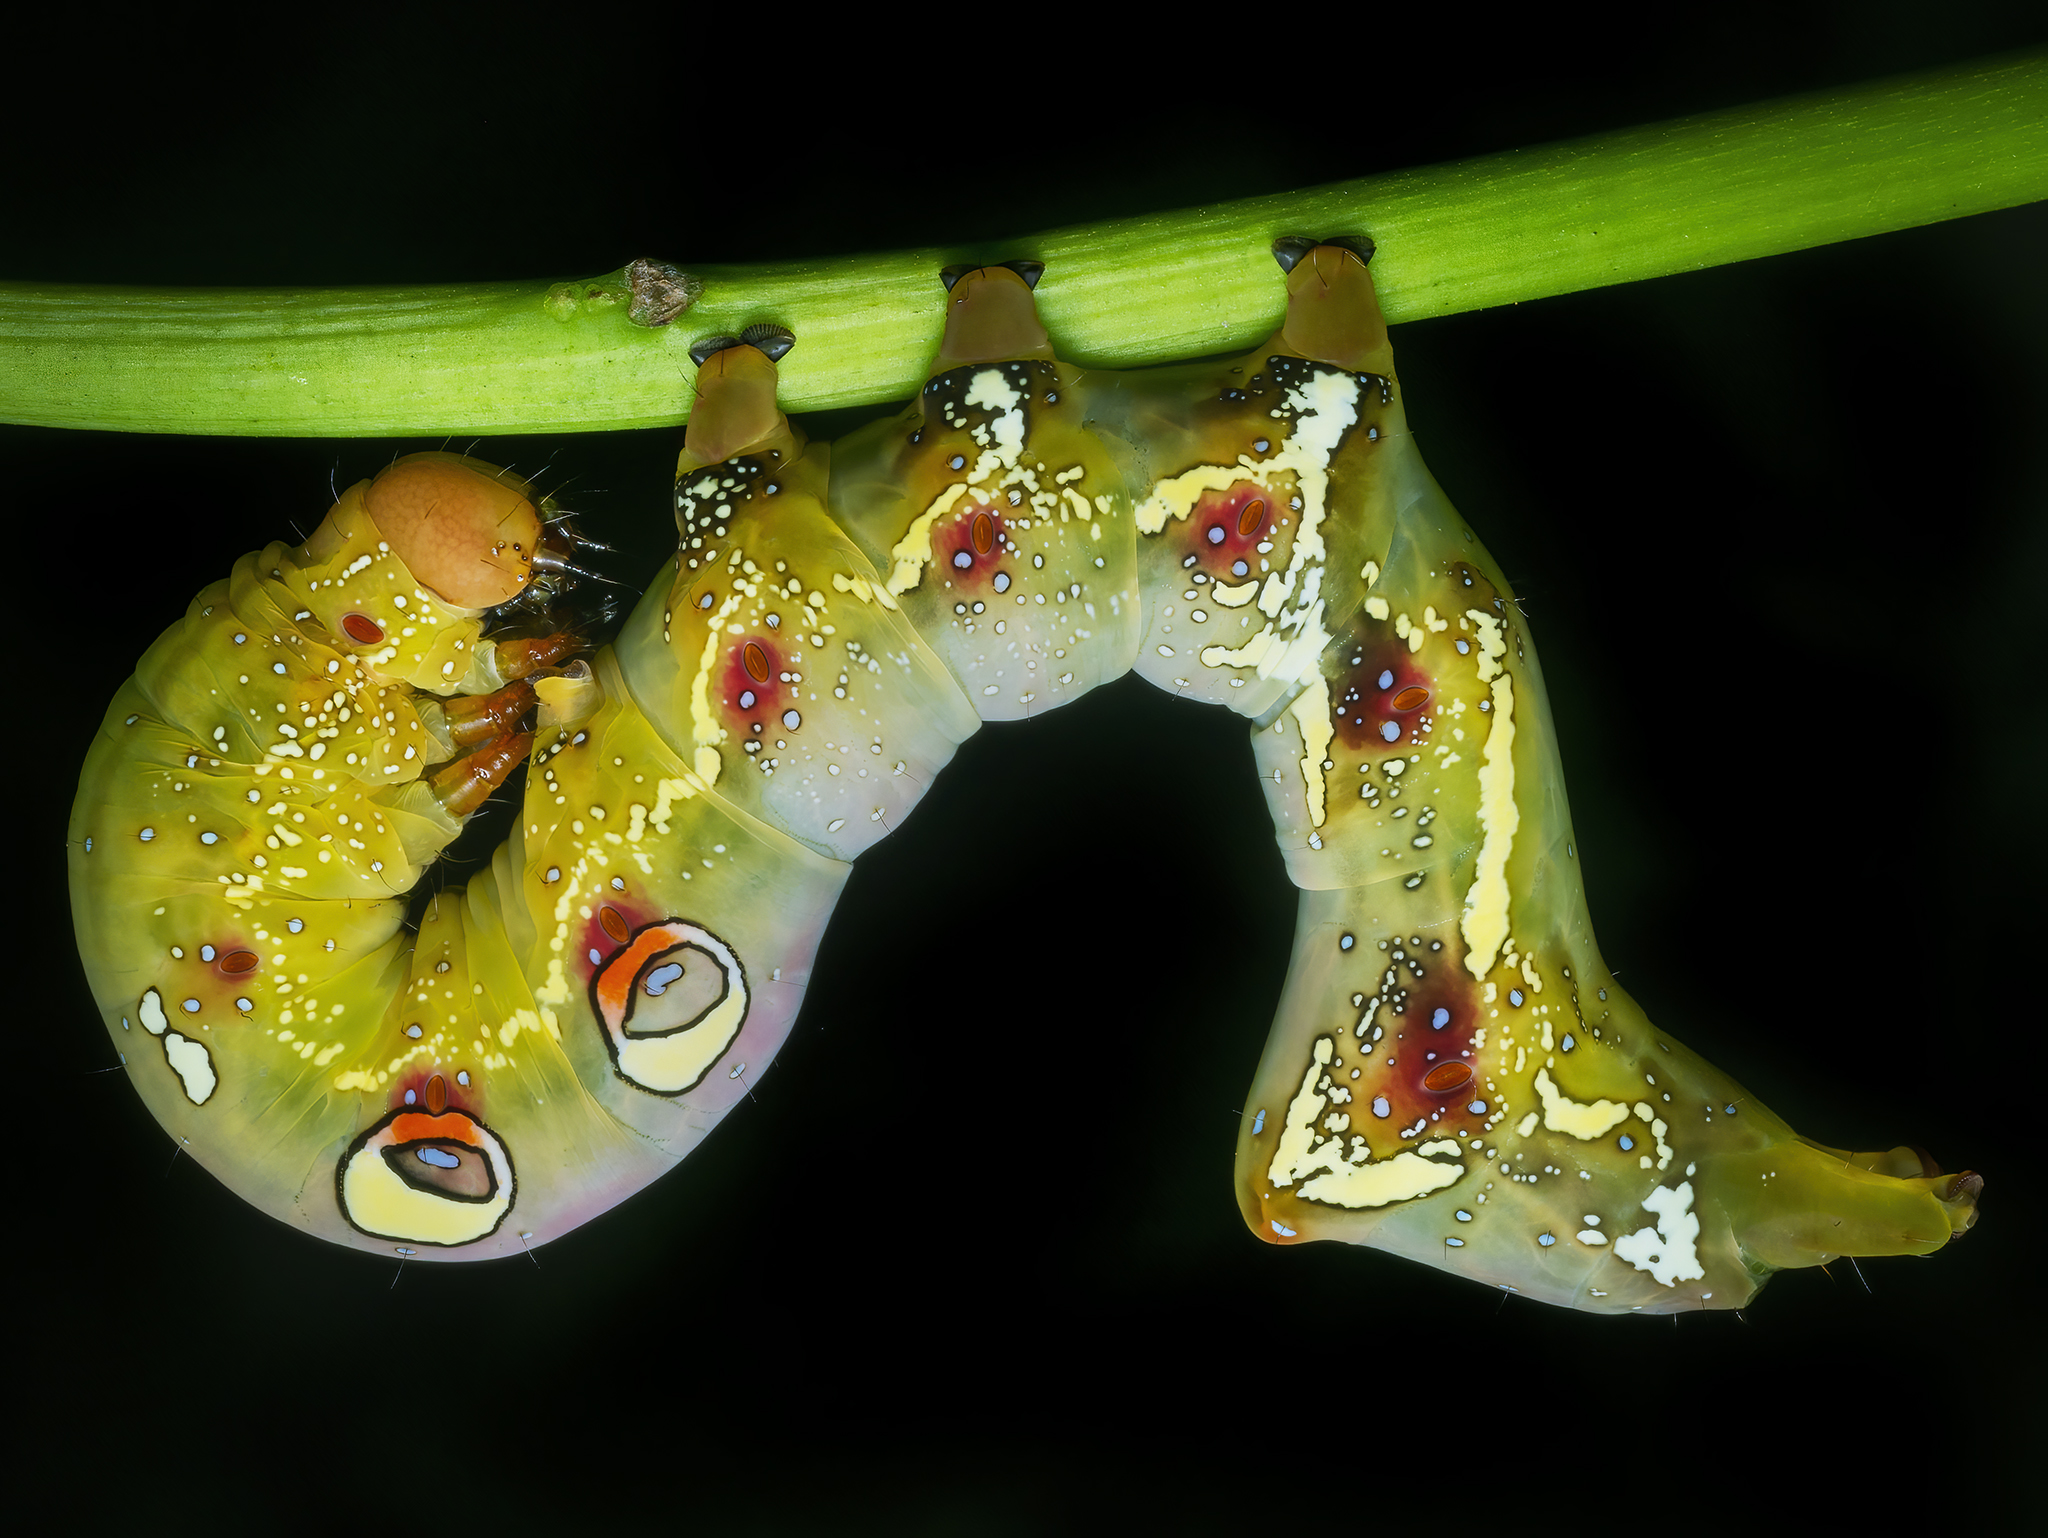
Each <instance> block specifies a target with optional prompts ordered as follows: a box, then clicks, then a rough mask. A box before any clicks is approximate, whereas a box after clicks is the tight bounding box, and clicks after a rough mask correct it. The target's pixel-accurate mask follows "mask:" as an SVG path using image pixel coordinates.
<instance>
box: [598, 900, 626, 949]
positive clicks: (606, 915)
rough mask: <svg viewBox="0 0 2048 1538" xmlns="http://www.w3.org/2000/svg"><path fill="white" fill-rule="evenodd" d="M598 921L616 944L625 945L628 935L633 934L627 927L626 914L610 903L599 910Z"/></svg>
mask: <svg viewBox="0 0 2048 1538" xmlns="http://www.w3.org/2000/svg"><path fill="white" fill-rule="evenodd" d="M597 922H598V924H599V926H600V927H602V928H603V930H604V932H605V934H606V935H607V936H609V937H610V939H611V942H612V944H614V945H624V944H625V943H626V940H627V937H628V936H629V935H631V934H632V931H631V930H630V929H628V928H627V927H626V919H625V915H623V914H622V913H620V912H619V910H618V909H617V908H614V907H610V906H609V905H607V906H606V907H602V908H599V909H598V910H597Z"/></svg>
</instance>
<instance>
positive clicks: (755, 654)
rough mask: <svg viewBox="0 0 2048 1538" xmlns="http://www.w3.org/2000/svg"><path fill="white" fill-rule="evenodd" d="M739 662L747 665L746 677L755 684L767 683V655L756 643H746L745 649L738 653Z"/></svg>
mask: <svg viewBox="0 0 2048 1538" xmlns="http://www.w3.org/2000/svg"><path fill="white" fill-rule="evenodd" d="M740 660H741V661H743V662H744V663H746V665H747V677H749V678H751V679H753V680H754V682H755V683H757V684H765V683H766V682H768V654H767V653H766V652H764V651H762V650H761V648H760V646H759V644H758V643H756V642H753V641H749V642H747V645H746V649H745V650H744V651H742V652H741V653H740Z"/></svg>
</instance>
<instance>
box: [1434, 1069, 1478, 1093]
mask: <svg viewBox="0 0 2048 1538" xmlns="http://www.w3.org/2000/svg"><path fill="white" fill-rule="evenodd" d="M1471 1080H1472V1070H1471V1069H1470V1068H1467V1067H1466V1066H1465V1065H1464V1064H1463V1063H1438V1064H1437V1065H1436V1067H1434V1068H1432V1069H1430V1070H1429V1072H1428V1073H1426V1074H1424V1075H1423V1076H1422V1087H1423V1088H1424V1089H1426V1090H1428V1091H1429V1092H1430V1093H1431V1094H1436V1095H1448V1094H1449V1093H1450V1092H1451V1091H1452V1090H1454V1089H1456V1088H1458V1087H1459V1086H1460V1085H1462V1084H1468V1083H1470V1082H1471Z"/></svg>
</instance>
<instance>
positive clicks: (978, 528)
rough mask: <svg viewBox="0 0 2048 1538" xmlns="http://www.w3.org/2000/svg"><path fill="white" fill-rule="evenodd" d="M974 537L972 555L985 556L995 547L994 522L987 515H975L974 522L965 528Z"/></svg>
mask: <svg viewBox="0 0 2048 1538" xmlns="http://www.w3.org/2000/svg"><path fill="white" fill-rule="evenodd" d="M967 528H968V532H969V533H970V534H971V535H973V537H974V553H975V554H976V555H987V554H988V553H989V551H991V550H993V549H995V547H996V521H995V519H993V518H991V517H989V515H988V514H987V513H976V514H975V515H974V522H973V523H971V524H969V525H968V526H967Z"/></svg>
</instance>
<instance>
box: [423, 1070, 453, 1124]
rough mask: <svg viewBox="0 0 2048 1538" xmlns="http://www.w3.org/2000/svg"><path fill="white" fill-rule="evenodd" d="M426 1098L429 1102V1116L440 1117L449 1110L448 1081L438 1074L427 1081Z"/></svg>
mask: <svg viewBox="0 0 2048 1538" xmlns="http://www.w3.org/2000/svg"><path fill="white" fill-rule="evenodd" d="M424 1098H425V1099H426V1102H427V1114H428V1115H429V1116H439V1115H440V1114H441V1113H442V1112H443V1111H445V1110H447V1109H448V1081H447V1080H446V1079H444V1078H442V1077H441V1076H440V1075H439V1074H438V1073H437V1074H435V1075H434V1076H433V1077H432V1078H431V1079H429V1080H427V1093H426V1095H425V1097H424Z"/></svg>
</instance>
